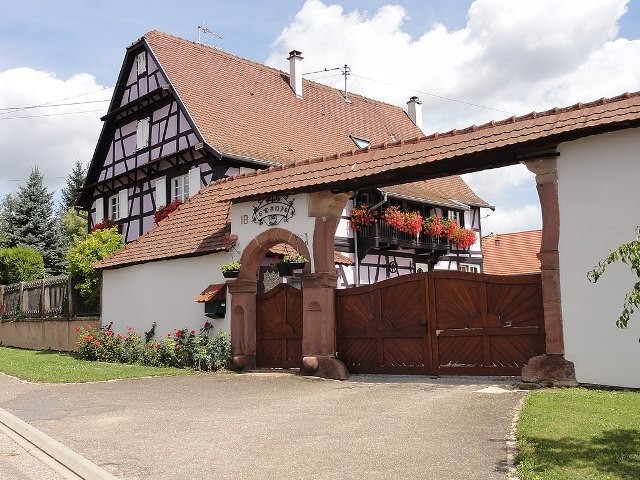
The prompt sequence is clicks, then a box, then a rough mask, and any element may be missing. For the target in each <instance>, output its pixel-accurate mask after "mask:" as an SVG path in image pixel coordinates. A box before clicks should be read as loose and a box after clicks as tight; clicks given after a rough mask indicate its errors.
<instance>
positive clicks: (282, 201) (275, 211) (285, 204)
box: [251, 195, 296, 227]
mask: <svg viewBox="0 0 640 480" xmlns="http://www.w3.org/2000/svg"><path fill="white" fill-rule="evenodd" d="M293 200H294V199H293V198H292V199H291V200H289V197H288V196H286V195H272V196H270V197H267V198H265V199H263V200H260V201H259V202H258V205H256V206H254V207H253V215H252V217H251V221H252V222H253V223H257V224H258V225H268V226H270V227H272V226H274V225H279V224H280V223H282V222H288V221H289V220H290V219H291V218H292V217H293V215H294V214H295V213H296V210H295V208H293Z"/></svg>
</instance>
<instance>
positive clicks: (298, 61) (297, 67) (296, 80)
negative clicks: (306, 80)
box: [287, 50, 303, 98]
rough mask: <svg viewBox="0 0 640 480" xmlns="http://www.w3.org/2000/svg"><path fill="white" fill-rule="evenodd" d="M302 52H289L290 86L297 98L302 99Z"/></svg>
mask: <svg viewBox="0 0 640 480" xmlns="http://www.w3.org/2000/svg"><path fill="white" fill-rule="evenodd" d="M302 58H303V57H302V52H299V51H298V50H291V51H290V52H289V58H288V59H287V60H289V85H290V86H291V90H293V92H294V93H295V94H296V97H298V98H302Z"/></svg>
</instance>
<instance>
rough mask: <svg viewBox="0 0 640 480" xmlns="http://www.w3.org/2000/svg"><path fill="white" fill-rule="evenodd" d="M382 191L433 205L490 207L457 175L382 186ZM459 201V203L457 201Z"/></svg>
mask: <svg viewBox="0 0 640 480" xmlns="http://www.w3.org/2000/svg"><path fill="white" fill-rule="evenodd" d="M381 190H382V191H383V192H387V193H390V194H392V195H393V194H395V195H399V196H402V197H407V198H416V199H418V200H422V201H425V202H428V203H430V204H433V205H441V206H445V207H453V208H460V203H463V204H465V205H468V206H474V207H491V205H489V204H488V203H487V202H485V201H484V200H483V199H481V198H480V197H479V196H477V195H476V194H475V193H474V192H473V190H471V189H470V188H469V185H467V183H466V182H465V181H464V180H463V179H462V178H461V177H459V176H457V175H454V176H451V177H442V178H432V179H430V180H420V181H418V182H411V183H403V184H402V185H392V186H390V187H382V188H381ZM457 202H459V203H457Z"/></svg>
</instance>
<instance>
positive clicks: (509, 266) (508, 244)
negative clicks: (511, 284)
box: [482, 230, 542, 275]
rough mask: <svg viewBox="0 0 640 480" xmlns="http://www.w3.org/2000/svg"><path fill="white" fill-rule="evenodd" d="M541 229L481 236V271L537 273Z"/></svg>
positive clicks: (494, 273)
mask: <svg viewBox="0 0 640 480" xmlns="http://www.w3.org/2000/svg"><path fill="white" fill-rule="evenodd" d="M541 242H542V230H531V231H528V232H515V233H501V234H492V235H488V236H486V237H482V256H483V271H484V273H489V274H492V275H517V274H521V273H539V272H540V260H538V257H537V253H538V252H539V251H540V244H541Z"/></svg>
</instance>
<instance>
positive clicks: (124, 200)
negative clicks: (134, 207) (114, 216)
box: [118, 188, 129, 220]
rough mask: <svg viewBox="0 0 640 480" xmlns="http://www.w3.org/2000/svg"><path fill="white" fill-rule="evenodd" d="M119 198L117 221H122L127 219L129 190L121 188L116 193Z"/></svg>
mask: <svg viewBox="0 0 640 480" xmlns="http://www.w3.org/2000/svg"><path fill="white" fill-rule="evenodd" d="M118 196H119V199H118V201H119V203H120V205H119V209H118V210H119V211H118V220H122V219H123V218H127V217H128V216H129V190H128V189H126V188H123V189H122V190H120V191H119V192H118Z"/></svg>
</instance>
